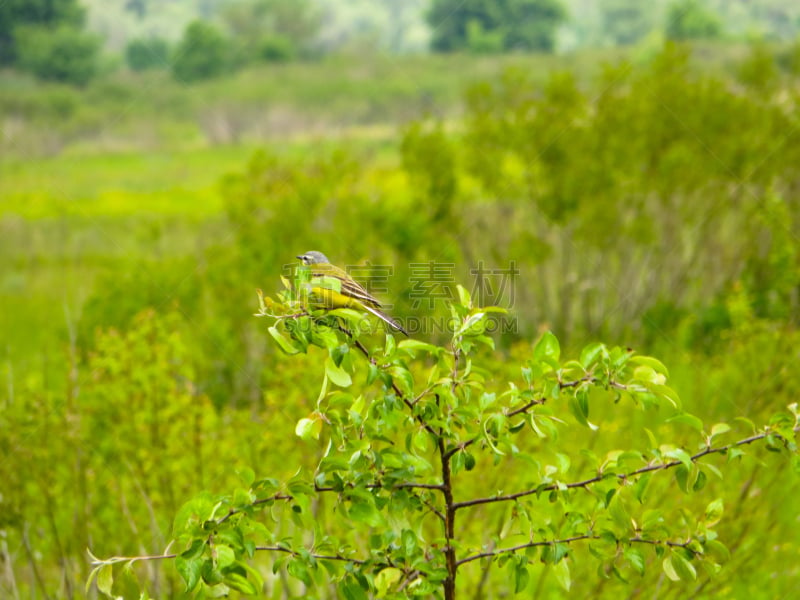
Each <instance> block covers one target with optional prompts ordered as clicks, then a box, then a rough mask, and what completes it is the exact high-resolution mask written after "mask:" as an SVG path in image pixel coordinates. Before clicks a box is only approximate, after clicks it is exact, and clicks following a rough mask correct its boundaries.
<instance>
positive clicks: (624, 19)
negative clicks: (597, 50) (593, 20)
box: [600, 0, 654, 44]
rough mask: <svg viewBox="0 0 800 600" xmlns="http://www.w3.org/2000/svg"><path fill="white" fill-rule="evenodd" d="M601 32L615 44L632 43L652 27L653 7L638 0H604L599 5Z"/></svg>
mask: <svg viewBox="0 0 800 600" xmlns="http://www.w3.org/2000/svg"><path fill="white" fill-rule="evenodd" d="M600 11H601V15H602V23H603V32H604V35H605V36H607V38H610V39H611V40H612V41H613V42H614V43H615V44H633V43H635V42H637V41H638V40H639V39H641V38H642V37H644V36H645V35H647V33H648V32H649V31H650V30H651V29H652V28H653V25H654V22H653V7H652V6H648V5H647V4H645V3H643V2H640V0H606V1H605V2H602V3H601V5H600Z"/></svg>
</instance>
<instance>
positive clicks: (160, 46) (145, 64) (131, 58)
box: [125, 37, 169, 71]
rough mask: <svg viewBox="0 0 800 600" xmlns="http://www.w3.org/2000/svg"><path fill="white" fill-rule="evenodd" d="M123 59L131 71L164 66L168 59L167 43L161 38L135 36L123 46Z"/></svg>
mask: <svg viewBox="0 0 800 600" xmlns="http://www.w3.org/2000/svg"><path fill="white" fill-rule="evenodd" d="M125 60H126V61H127V63H128V66H129V67H130V68H131V70H133V71H145V70H147V69H157V68H159V67H165V66H166V65H167V64H168V60H169V44H168V43H167V41H166V40H165V39H163V38H156V37H151V38H137V39H133V40H131V41H129V42H128V45H127V46H125Z"/></svg>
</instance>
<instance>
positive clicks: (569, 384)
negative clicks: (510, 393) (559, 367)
mask: <svg viewBox="0 0 800 600" xmlns="http://www.w3.org/2000/svg"><path fill="white" fill-rule="evenodd" d="M597 381H598V379H597V377H595V376H594V375H585V376H583V377H581V378H580V379H575V380H574V381H559V382H558V386H559V388H561V389H562V390H563V389H566V388H573V387H577V386H579V385H581V384H583V383H596V382H597ZM608 385H609V386H611V387H614V388H617V389H621V390H627V389H628V386H625V385H622V384H621V383H617V382H616V381H611V382H610V383H609V384H608ZM545 402H546V399H545V398H538V399H534V400H531V401H530V402H528V403H527V404H525V405H523V406H520V407H519V408H515V409H514V410H512V411H511V412H508V413H506V415H505V416H506V417H515V416H517V415H520V414H522V413H525V412H527V411H528V409H530V408H533V407H534V406H540V405H542V404H544V403H545ZM479 439H480V437H479V436H476V437H474V438H471V439H469V440H467V441H466V442H461V443H460V444H457V445H456V446H455V447H453V448H450V450H448V451H447V458H450V457H451V456H453V455H454V454H455V453H456V452H459V451H461V450H464V449H465V448H467V447H469V446H471V445H472V444H474V443H475V442H477V441H478V440H479Z"/></svg>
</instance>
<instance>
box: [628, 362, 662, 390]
mask: <svg viewBox="0 0 800 600" xmlns="http://www.w3.org/2000/svg"><path fill="white" fill-rule="evenodd" d="M633 378H634V379H636V380H637V381H644V382H647V383H652V384H654V385H664V383H666V381H667V378H666V377H665V376H664V374H663V373H659V372H658V371H656V370H655V369H653V367H651V366H649V365H639V366H638V367H636V368H635V369H634V370H633Z"/></svg>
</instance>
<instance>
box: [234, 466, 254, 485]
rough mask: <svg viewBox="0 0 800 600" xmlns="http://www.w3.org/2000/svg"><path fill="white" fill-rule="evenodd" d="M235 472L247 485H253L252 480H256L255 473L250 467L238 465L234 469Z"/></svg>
mask: <svg viewBox="0 0 800 600" xmlns="http://www.w3.org/2000/svg"><path fill="white" fill-rule="evenodd" d="M236 474H237V475H238V476H239V479H241V480H242V482H243V483H244V484H245V485H246V486H248V487H249V486H251V485H253V482H254V481H255V480H256V473H255V471H253V469H251V468H250V467H246V466H245V467H239V468H238V469H236Z"/></svg>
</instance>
